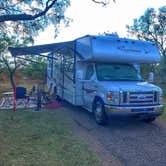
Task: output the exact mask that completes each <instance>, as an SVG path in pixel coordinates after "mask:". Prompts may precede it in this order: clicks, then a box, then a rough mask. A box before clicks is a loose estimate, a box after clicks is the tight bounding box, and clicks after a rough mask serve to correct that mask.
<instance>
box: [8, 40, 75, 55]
mask: <svg viewBox="0 0 166 166" xmlns="http://www.w3.org/2000/svg"><path fill="white" fill-rule="evenodd" d="M74 43H75V41H68V42H62V43H52V44H44V45H36V46H30V47H9V48H8V50H9V51H10V53H11V54H12V56H13V57H17V56H22V55H40V54H43V53H53V52H60V53H62V54H67V53H69V52H70V51H71V52H73V50H74Z"/></svg>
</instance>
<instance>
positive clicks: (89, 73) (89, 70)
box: [85, 65, 94, 80]
mask: <svg viewBox="0 0 166 166" xmlns="http://www.w3.org/2000/svg"><path fill="white" fill-rule="evenodd" d="M93 73H94V68H93V65H88V66H87V70H86V75H85V80H89V79H90V78H91V77H92V75H93Z"/></svg>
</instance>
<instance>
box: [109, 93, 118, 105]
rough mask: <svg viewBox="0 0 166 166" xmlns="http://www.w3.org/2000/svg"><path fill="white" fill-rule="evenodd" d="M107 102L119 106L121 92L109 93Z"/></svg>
mask: <svg viewBox="0 0 166 166" xmlns="http://www.w3.org/2000/svg"><path fill="white" fill-rule="evenodd" d="M107 100H108V101H109V102H110V104H115V105H118V104H119V92H111V91H110V92H108V94H107Z"/></svg>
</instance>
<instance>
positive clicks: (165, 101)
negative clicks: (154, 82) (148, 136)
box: [161, 98, 166, 121]
mask: <svg viewBox="0 0 166 166" xmlns="http://www.w3.org/2000/svg"><path fill="white" fill-rule="evenodd" d="M163 103H164V113H163V114H162V116H161V119H163V120H164V121H166V98H164V99H163Z"/></svg>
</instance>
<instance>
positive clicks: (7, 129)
mask: <svg viewBox="0 0 166 166" xmlns="http://www.w3.org/2000/svg"><path fill="white" fill-rule="evenodd" d="M62 111H63V110H62ZM0 165H2V166H98V165H100V162H99V160H98V159H97V157H96V155H95V154H93V153H92V152H91V151H90V150H89V149H88V147H87V146H86V145H85V144H84V143H82V142H79V141H78V140H76V139H75V138H73V135H72V131H71V121H70V119H69V118H68V117H67V116H65V114H64V113H60V112H58V111H56V110H42V111H40V112H35V111H33V110H18V111H17V112H16V113H14V112H13V111H11V110H10V111H6V110H5V111H4V110H1V111H0Z"/></svg>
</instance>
